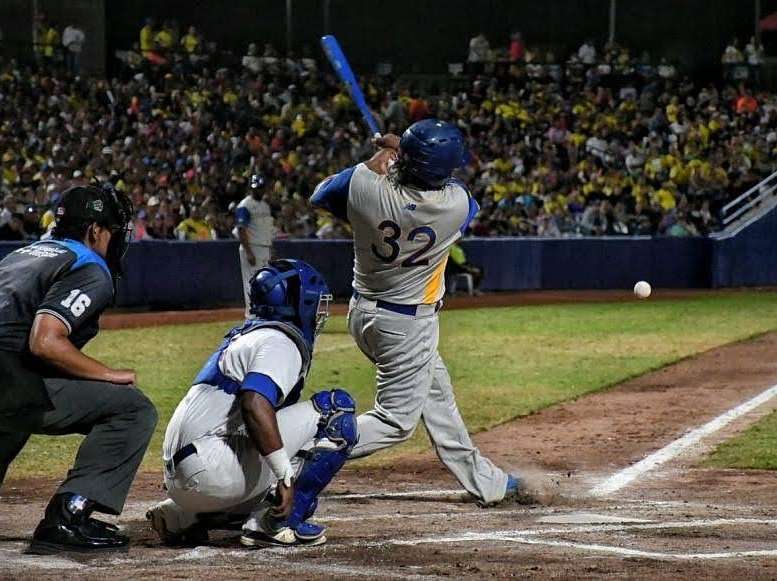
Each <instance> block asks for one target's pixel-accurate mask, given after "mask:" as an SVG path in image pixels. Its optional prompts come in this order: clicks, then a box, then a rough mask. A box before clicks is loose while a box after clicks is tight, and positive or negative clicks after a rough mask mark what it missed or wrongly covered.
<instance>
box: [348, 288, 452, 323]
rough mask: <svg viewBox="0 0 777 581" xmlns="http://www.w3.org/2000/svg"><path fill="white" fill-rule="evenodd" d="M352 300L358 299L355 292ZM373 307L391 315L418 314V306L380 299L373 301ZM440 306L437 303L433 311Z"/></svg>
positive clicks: (439, 303) (439, 302)
mask: <svg viewBox="0 0 777 581" xmlns="http://www.w3.org/2000/svg"><path fill="white" fill-rule="evenodd" d="M353 298H355V299H358V298H359V293H358V292H357V291H353ZM375 306H376V307H378V308H379V309H386V310H387V311H391V312H392V313H399V314H400V315H408V316H410V317H415V315H416V313H417V312H418V305H400V304H399V303H390V302H388V301H384V300H381V299H378V300H377V301H375ZM441 306H442V301H437V303H436V304H435V306H434V310H435V311H439V310H440V307H441Z"/></svg>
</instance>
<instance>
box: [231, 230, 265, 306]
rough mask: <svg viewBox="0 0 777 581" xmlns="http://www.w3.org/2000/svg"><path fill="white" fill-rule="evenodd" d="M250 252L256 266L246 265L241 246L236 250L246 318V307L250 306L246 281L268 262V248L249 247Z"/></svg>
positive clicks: (244, 252) (246, 261) (243, 250)
mask: <svg viewBox="0 0 777 581" xmlns="http://www.w3.org/2000/svg"><path fill="white" fill-rule="evenodd" d="M251 250H252V252H253V253H254V257H256V264H255V265H254V266H251V265H250V264H248V258H246V251H245V249H244V248H243V245H242V244H241V245H240V249H239V250H238V252H239V254H240V274H241V275H243V300H244V301H245V305H246V318H248V316H249V312H248V307H249V305H250V301H249V298H248V294H249V292H250V290H251V288H250V287H249V285H248V281H249V280H251V277H252V276H253V275H254V273H255V272H256V271H257V270H259V269H260V268H262V267H263V266H266V265H267V263H268V262H270V247H269V246H253V245H252V246H251Z"/></svg>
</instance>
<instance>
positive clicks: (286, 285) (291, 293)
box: [250, 259, 332, 348]
mask: <svg viewBox="0 0 777 581" xmlns="http://www.w3.org/2000/svg"><path fill="white" fill-rule="evenodd" d="M250 285H251V290H250V302H251V305H250V311H251V313H252V314H253V315H255V316H256V317H259V318H260V319H266V320H268V321H284V322H286V323H291V324H292V325H294V326H295V327H297V328H298V329H299V330H300V331H301V332H302V335H303V336H304V337H305V339H306V340H307V341H308V343H309V344H310V347H311V348H312V347H313V342H314V341H315V340H316V336H317V335H318V334H319V333H320V332H321V330H322V329H323V328H324V324H325V323H326V320H327V318H328V317H329V301H331V300H332V295H331V294H330V292H329V287H328V286H327V284H326V281H325V280H324V277H323V276H321V273H319V272H318V271H317V270H316V269H315V268H313V267H312V266H310V265H309V264H308V263H307V262H303V261H302V260H293V259H281V260H271V261H270V263H269V264H268V265H267V266H265V267H264V268H261V269H259V270H258V271H257V272H256V274H254V276H252V277H251V281H250Z"/></svg>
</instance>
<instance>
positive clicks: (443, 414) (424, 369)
mask: <svg viewBox="0 0 777 581" xmlns="http://www.w3.org/2000/svg"><path fill="white" fill-rule="evenodd" d="M311 203H312V204H313V205H314V206H316V207H319V208H323V209H326V210H328V211H329V212H331V213H332V214H334V215H335V216H337V217H339V218H342V219H347V220H348V221H349V222H350V223H351V227H352V228H353V236H354V255H355V260H354V283H353V286H354V289H355V290H356V291H357V292H358V293H359V296H358V297H357V296H354V298H353V299H351V304H350V309H349V311H348V330H349V331H350V333H351V336H352V337H353V338H354V340H355V341H356V343H357V345H358V346H359V348H360V349H361V350H362V352H363V353H364V354H365V355H366V356H367V357H369V359H370V360H371V361H372V362H374V363H375V364H376V366H377V368H378V373H377V379H378V384H377V393H376V396H375V407H374V408H373V409H372V410H370V411H368V412H366V413H363V414H361V415H360V416H359V418H358V421H359V443H358V444H357V445H356V446H355V447H354V449H353V452H352V453H351V458H359V457H361V456H365V455H368V454H372V453H373V452H377V451H378V450H382V449H384V448H388V447H389V446H393V445H395V444H398V443H400V442H403V441H404V440H407V439H408V438H409V437H410V436H411V435H412V434H413V431H414V430H415V427H416V425H417V424H418V421H419V420H422V421H423V422H424V424H425V426H426V429H427V432H428V433H429V437H430V438H431V440H432V443H433V445H434V448H435V451H436V452H437V455H438V456H439V458H440V459H441V460H442V461H443V463H444V464H445V466H446V467H447V468H448V469H449V470H450V471H451V472H452V473H453V474H454V475H455V476H456V478H457V479H458V481H459V482H460V483H461V484H462V486H464V488H465V489H466V490H468V491H469V492H471V493H472V494H473V495H475V496H476V497H477V498H480V499H482V500H483V501H485V502H494V501H497V500H500V499H501V498H503V497H504V495H505V492H506V488H507V474H505V472H504V471H503V470H500V469H499V468H498V467H497V466H495V465H494V463H493V462H491V461H490V460H489V459H488V458H486V457H485V456H483V455H482V454H481V453H480V451H479V450H478V449H477V448H476V447H475V445H474V444H473V443H472V440H471V439H470V437H469V434H468V433H467V427H466V426H465V425H464V421H463V420H462V418H461V414H460V413H459V410H458V407H457V405H456V399H455V397H454V394H453V386H452V385H451V380H450V376H449V375H448V370H447V368H446V367H445V363H444V362H443V360H442V358H441V357H440V354H439V353H438V352H437V344H438V339H439V322H438V318H437V312H436V309H433V308H426V309H419V310H417V311H416V313H415V315H407V314H403V313H401V312H397V311H393V310H392V309H387V308H385V305H384V307H381V306H380V305H379V304H378V303H377V302H376V301H378V300H383V301H386V302H391V303H397V304H401V305H419V304H432V303H435V302H437V301H438V300H440V299H441V298H442V296H443V294H444V293H445V282H444V273H445V263H446V261H447V259H448V254H449V251H450V247H451V246H452V245H453V243H454V242H456V240H458V239H459V238H460V237H461V234H462V232H463V231H464V230H465V229H466V228H467V225H468V224H469V222H470V220H471V219H472V218H473V217H474V215H475V214H476V213H477V212H478V210H479V208H478V205H477V202H475V201H474V200H473V199H472V198H471V197H470V196H469V194H468V193H467V190H466V189H465V187H464V185H463V184H462V183H461V182H458V181H456V180H451V181H450V182H449V183H448V184H447V185H446V186H445V187H444V188H442V189H441V190H434V191H419V190H415V189H413V188H408V187H404V186H401V185H399V184H397V183H396V182H395V180H394V179H393V178H392V177H388V176H383V175H379V174H376V173H374V172H373V171H371V170H370V169H369V168H368V167H367V166H366V165H365V164H360V165H358V166H356V167H352V168H348V169H346V170H344V171H341V172H340V173H338V174H337V175H334V176H331V177H330V178H327V179H326V180H324V181H323V182H322V183H321V184H319V185H318V187H317V188H316V191H315V192H314V193H313V196H312V198H311Z"/></svg>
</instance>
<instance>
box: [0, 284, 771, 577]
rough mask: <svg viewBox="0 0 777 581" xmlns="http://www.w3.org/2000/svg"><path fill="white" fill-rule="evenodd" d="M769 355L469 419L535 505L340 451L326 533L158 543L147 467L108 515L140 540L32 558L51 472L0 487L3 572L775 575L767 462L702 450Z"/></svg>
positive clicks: (718, 358)
mask: <svg viewBox="0 0 777 581" xmlns="http://www.w3.org/2000/svg"><path fill="white" fill-rule="evenodd" d="M527 294H528V293H521V294H519V295H518V296H517V298H518V300H519V304H524V301H527V300H528V297H527ZM620 294H621V295H622V296H623V297H624V298H623V300H626V299H627V298H628V299H629V300H630V295H628V294H626V293H620ZM694 294H695V293H694ZM543 295H544V296H543V299H544V301H549V300H550V299H555V300H556V301H557V302H560V301H563V300H565V295H564V294H561V295H559V296H556V297H549V296H548V295H547V294H545V293H543ZM497 296H499V295H497ZM601 296H602V295H601V294H600V293H596V297H601ZM661 296H671V295H669V294H668V293H667V294H666V295H664V294H663V293H659V297H661ZM677 296H687V295H686V294H685V293H678V295H677ZM514 298H515V297H514ZM614 298H615V299H617V298H618V296H617V295H615V294H613V295H612V296H609V297H608V298H607V299H606V300H613V299H614ZM500 300H501V297H500ZM574 300H575V301H579V300H581V297H580V296H579V295H578V296H576V298H575V299H574ZM591 300H599V299H598V298H594V297H593V296H592V297H591ZM488 301H491V302H488ZM451 302H452V303H453V302H455V301H451ZM484 302H485V304H483V303H481V304H479V305H478V306H486V304H490V305H493V306H495V305H496V304H497V302H498V301H497V300H496V299H493V298H486V299H484ZM535 304H536V303H535ZM451 306H452V305H451ZM177 322H183V321H177ZM775 353H777V333H772V334H768V335H764V336H762V337H759V338H756V339H754V340H751V341H747V342H743V343H737V344H733V345H728V346H724V347H721V348H717V349H714V350H711V351H708V352H706V353H703V354H701V355H699V356H698V357H695V358H692V359H688V360H685V361H682V362H680V363H678V364H676V365H672V366H670V367H667V368H665V369H662V370H660V371H657V372H654V373H650V374H648V375H645V376H643V377H640V378H638V379H635V380H633V381H629V382H627V383H624V384H622V385H619V386H617V387H614V388H612V389H609V390H606V391H602V392H598V393H594V394H591V395H588V396H585V397H581V398H580V399H578V400H576V401H574V402H569V403H565V404H561V405H558V406H554V407H551V408H549V409H546V410H543V411H540V412H538V413H536V414H533V415H531V416H529V417H526V418H521V419H519V420H516V421H513V422H509V423H506V424H504V425H502V426H499V427H497V428H495V429H492V430H490V431H489V432H485V433H482V434H479V435H477V436H476V437H475V440H476V442H477V443H478V445H479V446H480V447H481V449H482V450H483V451H484V452H485V453H487V454H488V455H489V456H491V457H492V458H493V459H494V460H495V461H496V462H497V463H498V464H500V465H502V466H504V467H508V468H510V469H511V470H514V471H516V472H517V473H520V474H523V475H524V476H526V477H527V478H528V480H529V481H530V482H531V483H532V486H534V487H535V489H536V490H537V491H538V496H539V497H540V498H541V500H542V502H541V503H538V504H537V505H534V506H528V507H527V506H519V505H508V506H499V507H495V508H491V509H480V508H477V507H476V506H475V505H474V504H473V503H472V502H470V501H469V500H468V499H467V498H466V496H465V495H463V494H462V491H460V490H458V485H457V484H456V483H455V482H454V481H453V480H452V479H451V477H450V476H449V475H448V474H447V473H446V472H445V471H444V469H442V467H441V466H440V465H439V463H438V462H437V460H436V458H435V457H434V456H433V455H432V454H431V453H426V454H418V455H412V456H405V457H404V458H402V459H401V460H400V461H398V462H395V463H393V464H392V465H391V466H385V467H382V468H380V469H364V468H361V467H360V466H359V465H358V464H355V465H349V466H347V467H346V468H345V469H344V470H343V472H341V474H340V475H338V478H337V479H336V483H334V484H333V486H332V487H331V490H329V491H328V493H327V496H326V498H324V499H323V500H322V502H321V507H320V510H319V512H318V513H317V519H318V520H320V521H321V522H323V523H324V524H327V525H328V526H329V532H328V537H329V539H330V540H329V543H328V544H326V545H324V546H322V547H312V548H308V549H269V550H259V551H244V550H242V549H241V548H240V547H239V545H238V543H237V542H236V536H235V535H236V534H235V533H227V532H224V533H215V534H214V535H213V538H212V541H211V543H210V544H209V545H208V546H201V547H192V548H184V549H168V548H164V547H161V546H160V545H159V544H158V542H157V541H156V539H155V538H154V537H153V536H152V534H151V533H150V531H149V530H148V527H147V526H146V523H145V521H144V519H143V514H144V512H145V508H146V507H147V506H148V505H149V504H150V503H151V502H153V501H156V500H158V499H160V498H162V491H161V489H160V483H159V476H158V475H156V474H148V473H146V474H142V475H140V477H139V478H138V480H137V482H136V483H135V486H134V487H133V490H132V493H131V498H130V501H129V503H128V506H127V510H126V511H125V513H124V514H123V515H122V517H121V519H120V521H119V522H120V523H121V524H122V525H124V526H125V527H126V528H127V530H128V531H129V533H130V535H131V536H132V537H133V540H134V543H135V544H134V547H133V549H132V551H131V552H130V553H129V554H128V555H122V556H116V557H112V558H100V559H92V560H88V561H85V560H77V559H71V558H39V557H32V556H27V555H24V554H23V549H24V547H25V545H26V542H27V541H28V538H29V534H30V532H31V530H32V529H33V528H34V525H35V523H36V522H37V519H38V518H39V515H40V513H41V511H42V508H43V505H44V503H45V499H46V498H47V496H48V495H49V494H50V493H51V491H52V489H53V487H54V486H55V485H56V483H55V482H54V481H53V480H27V481H15V482H10V483H7V485H6V487H5V488H4V489H3V490H2V496H1V497H0V523H2V526H1V527H0V531H1V532H0V576H5V577H8V578H10V577H13V578H36V579H38V578H45V577H50V578H55V577H56V578H62V577H70V576H73V577H75V576H78V577H79V578H98V577H99V578H128V577H133V578H146V577H159V576H161V575H163V576H164V577H179V578H197V579H205V578H214V577H217V578H245V577H247V576H252V577H260V578H265V577H269V576H270V575H284V576H287V577H290V576H294V577H302V578H306V579H314V578H333V577H339V578H355V577H368V578H399V579H415V578H436V577H448V578H450V577H454V578H464V577H467V578H483V577H491V576H495V577H511V576H521V577H523V576H533V577H542V578H545V577H563V578H567V577H574V578H600V577H604V576H623V577H631V578H659V579H660V578H667V579H668V578H672V579H677V578H681V579H690V578H695V577H705V578H710V577H712V578H722V577H732V576H734V575H736V576H738V577H746V578H764V579H766V578H769V579H773V578H775V577H777V514H775V511H774V506H775V502H777V474H775V473H771V472H760V471H749V472H741V471H733V470H708V469H702V468H699V467H698V459H699V458H700V457H701V455H703V454H704V453H705V452H706V451H707V450H708V449H709V448H710V447H711V446H713V445H715V444H716V443H717V442H719V441H720V440H722V439H724V438H727V437H730V436H731V435H732V434H734V433H736V432H737V431H739V430H741V429H742V428H743V427H745V426H747V425H749V424H751V423H752V422H753V421H755V420H756V419H757V418H758V417H760V416H761V415H763V414H764V413H766V412H767V411H769V410H771V409H773V408H774V407H776V406H777V397H774V398H772V397H771V396H772V395H777V389H770V387H771V386H773V385H775V384H777V358H776V357H775V356H774V354H775ZM517 383H518V384H520V382H519V381H518V380H517ZM759 394H762V395H760V399H754V398H756V397H759ZM746 402H755V403H753V404H752V405H750V406H747V405H743V403H746ZM757 403H760V404H761V405H756V404H757ZM732 410H733V411H732ZM700 426H702V427H703V428H704V429H700V430H699V429H697V430H693V431H689V430H692V429H694V428H699V427H700ZM699 434H701V435H700V436H699ZM696 436H699V437H698V438H697V437H696ZM646 456H647V459H646V458H645V457H646ZM635 474H636V476H635ZM630 476H634V478H633V479H632V480H629V477H630ZM605 485H610V486H611V488H613V487H614V488H613V489H612V491H611V492H603V491H602V490H603V487H604V486H605Z"/></svg>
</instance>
